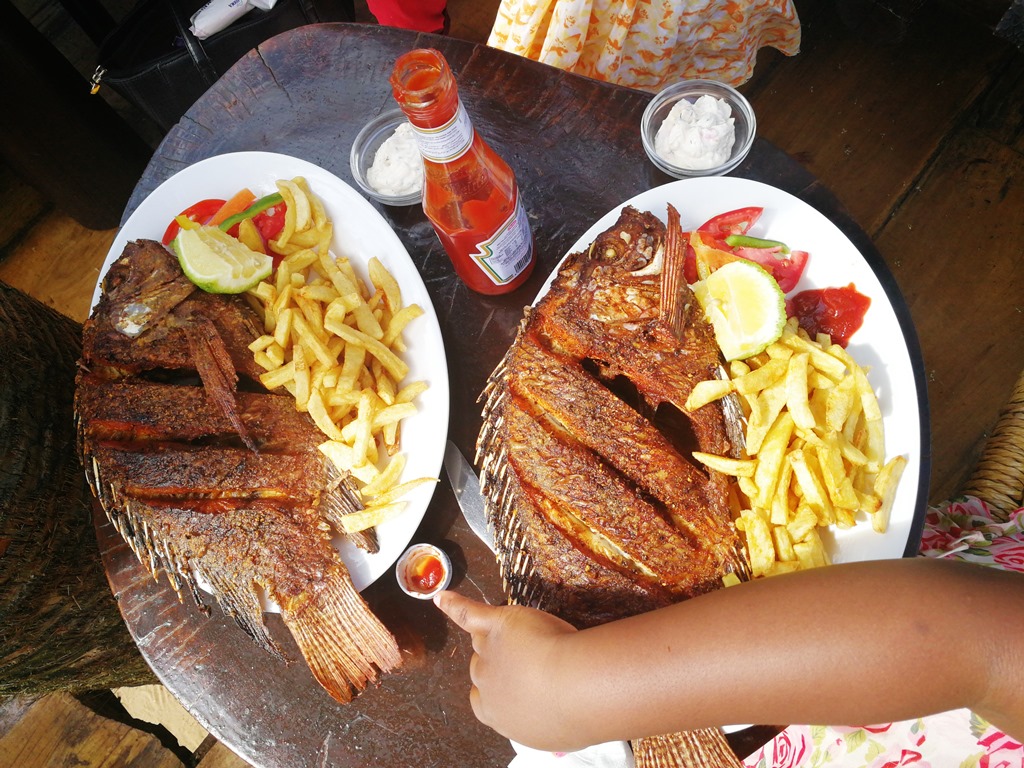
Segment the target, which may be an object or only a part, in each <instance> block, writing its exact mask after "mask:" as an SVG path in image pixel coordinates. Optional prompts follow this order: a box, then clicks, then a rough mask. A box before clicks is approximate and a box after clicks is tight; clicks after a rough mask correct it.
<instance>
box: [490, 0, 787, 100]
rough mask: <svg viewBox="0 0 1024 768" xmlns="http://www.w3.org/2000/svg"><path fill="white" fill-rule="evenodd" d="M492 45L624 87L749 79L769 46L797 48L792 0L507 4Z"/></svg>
mask: <svg viewBox="0 0 1024 768" xmlns="http://www.w3.org/2000/svg"><path fill="white" fill-rule="evenodd" d="M487 42H488V45H491V46H493V47H494V48H500V49H502V50H504V51H509V52H511V53H516V54H519V55H520V56H526V57H527V58H530V59H534V60H535V61H541V62H544V63H545V64H551V65H552V66H556V67H559V68H561V69H565V70H569V71H570V72H575V73H577V74H580V75H586V76H588V77H593V78H595V79H598V80H605V81H608V82H611V83H618V84H619V85H626V86H630V87H633V88H642V89H645V90H652V91H656V90H658V89H660V88H661V87H663V86H665V85H668V84H670V83H673V82H675V81H677V80H682V79H692V78H706V79H709V80H717V81H719V82H725V83H729V84H731V85H740V84H741V83H744V82H746V81H747V80H748V79H749V78H750V76H751V74H752V73H753V70H754V64H755V62H756V59H757V52H758V50H760V49H761V48H762V47H764V46H771V47H773V48H776V49H778V50H779V51H781V52H782V53H784V54H786V55H787V56H793V55H795V54H796V53H798V52H799V50H800V20H799V19H798V18H797V14H796V9H795V8H794V7H793V3H792V1H791V0H724V1H723V0H502V2H501V7H500V8H499V9H498V16H497V18H496V19H495V21H494V27H493V29H492V30H491V35H490V38H489V39H488V41H487Z"/></svg>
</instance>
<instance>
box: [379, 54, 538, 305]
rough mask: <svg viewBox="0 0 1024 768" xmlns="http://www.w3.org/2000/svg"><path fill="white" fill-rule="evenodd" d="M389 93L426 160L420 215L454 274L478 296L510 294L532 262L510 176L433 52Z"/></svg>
mask: <svg viewBox="0 0 1024 768" xmlns="http://www.w3.org/2000/svg"><path fill="white" fill-rule="evenodd" d="M391 87H392V92H393V93H394V96H395V101H397V102H398V106H399V107H401V108H402V111H403V112H405V114H406V116H407V117H408V118H409V122H410V123H411V124H412V127H413V129H414V131H415V134H416V141H417V145H418V146H419V149H420V154H421V155H422V156H423V171H424V183H423V211H424V213H426V215H427V218H428V219H430V221H431V223H432V224H433V225H434V231H435V232H437V236H438V239H440V241H441V244H442V245H443V246H444V249H445V250H446V251H447V252H448V256H449V257H450V258H451V260H452V264H453V266H454V267H455V272H456V273H457V274H458V276H459V277H460V278H462V280H463V282H465V283H466V285H468V286H469V287H470V288H472V289H473V290H474V291H476V292H477V293H483V294H489V295H495V294H500V293H508V292H510V291H513V290H515V289H516V288H518V287H519V286H520V285H522V284H523V283H524V282H526V279H527V278H528V277H529V276H530V272H531V271H533V265H534V263H535V261H536V258H535V256H534V252H533V235H532V234H531V232H530V223H529V221H528V220H527V218H526V211H525V210H524V208H523V204H522V202H521V201H520V199H519V187H518V186H517V185H516V177H515V174H514V173H513V172H512V170H511V169H510V168H509V167H508V164H507V163H506V162H505V161H504V160H502V159H501V158H500V157H498V155H497V154H496V153H495V152H494V150H493V149H491V148H490V147H489V146H488V145H487V144H486V143H485V142H484V140H483V139H481V138H480V135H479V134H478V133H477V132H476V131H475V130H474V129H473V123H472V121H471V120H470V118H469V115H468V114H467V113H466V108H465V107H464V106H463V104H462V101H461V100H460V99H459V92H458V89H457V88H456V85H455V78H454V77H453V76H452V71H451V69H450V68H449V67H448V62H447V61H445V58H444V56H442V55H441V53H440V52H439V51H435V50H433V49H430V48H421V49H417V50H414V51H410V52H409V53H406V54H404V55H403V56H401V57H399V59H398V61H396V62H395V68H394V71H393V72H392V74H391Z"/></svg>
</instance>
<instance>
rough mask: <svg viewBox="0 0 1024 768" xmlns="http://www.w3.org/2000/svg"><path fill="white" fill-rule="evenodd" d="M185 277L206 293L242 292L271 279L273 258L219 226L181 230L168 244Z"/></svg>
mask: <svg viewBox="0 0 1024 768" xmlns="http://www.w3.org/2000/svg"><path fill="white" fill-rule="evenodd" d="M171 248H172V249H173V250H174V253H175V254H176V255H177V257H178V263H179V264H181V268H182V270H183V271H184V272H185V275H186V276H187V277H188V279H189V280H191V281H192V282H193V283H195V284H196V285H197V286H199V287H200V288H202V289H203V290H204V291H207V292H208V293H242V292H243V291H247V290H249V289H250V288H254V287H255V286H256V285H257V284H258V283H259V282H260V281H261V280H263V279H265V278H267V277H269V276H270V272H271V270H272V269H273V266H274V264H273V259H271V258H270V256H268V255H267V254H265V253H259V252H257V251H254V250H252V249H251V248H249V247H248V246H246V245H243V244H242V243H240V242H239V241H238V240H236V239H235V238H233V237H232V236H231V235H229V234H228V233H227V232H223V231H221V230H220V229H219V228H218V227H208V226H202V227H195V228H194V229H182V230H181V231H180V232H179V233H178V236H177V237H176V238H174V240H173V241H172V242H171Z"/></svg>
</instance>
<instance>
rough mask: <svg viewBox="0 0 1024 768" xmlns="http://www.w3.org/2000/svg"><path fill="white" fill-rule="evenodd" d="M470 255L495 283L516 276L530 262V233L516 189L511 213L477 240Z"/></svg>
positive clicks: (507, 280) (498, 283) (531, 252)
mask: <svg viewBox="0 0 1024 768" xmlns="http://www.w3.org/2000/svg"><path fill="white" fill-rule="evenodd" d="M470 255H471V256H472V258H473V261H475V262H476V264H477V266H479V267H480V269H481V270H482V271H483V273H484V274H485V275H487V277H489V278H490V279H491V282H493V283H494V284H495V285H504V284H505V283H508V282H510V281H512V280H515V279H516V278H517V277H518V276H519V275H520V274H521V273H522V271H523V270H524V269H526V267H527V266H528V265H529V264H530V260H531V259H532V258H533V237H532V236H531V234H530V221H529V219H527V218H526V210H525V209H524V208H523V204H522V203H521V202H520V200H519V190H518V189H517V190H516V204H515V206H514V207H513V209H512V215H511V216H509V217H508V218H507V219H505V221H504V223H503V224H502V225H501V226H500V227H498V231H497V232H495V233H494V234H493V235H491V236H490V237H489V238H487V239H486V240H483V241H481V242H480V243H478V244H477V250H476V253H473V254H470Z"/></svg>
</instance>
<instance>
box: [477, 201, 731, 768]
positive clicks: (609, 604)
mask: <svg viewBox="0 0 1024 768" xmlns="http://www.w3.org/2000/svg"><path fill="white" fill-rule="evenodd" d="M684 248H685V245H684V242H683V236H682V232H681V230H680V226H679V214H678V212H677V211H676V210H675V209H674V208H672V207H671V206H669V211H668V226H667V227H666V225H664V224H663V223H662V222H661V221H660V220H659V219H658V218H657V217H656V216H654V215H653V214H651V213H646V212H641V211H638V210H636V209H634V208H632V207H626V208H624V209H623V210H622V212H621V214H620V217H619V219H618V221H617V222H616V223H615V224H614V226H612V227H611V228H609V229H608V230H607V231H605V232H603V233H602V234H600V235H599V236H598V237H597V238H596V240H595V241H594V242H593V243H592V244H591V246H590V247H589V248H588V249H586V250H585V251H581V252H579V253H574V254H571V255H570V256H568V257H567V258H566V260H565V262H564V263H563V265H562V266H561V268H560V269H559V271H558V273H557V275H556V276H555V278H554V280H553V282H552V284H551V287H550V290H549V291H548V292H547V293H546V294H545V296H544V297H543V298H542V299H541V300H540V301H539V302H538V303H537V304H536V306H535V307H533V308H531V309H528V310H527V312H526V316H525V318H524V320H523V322H522V325H521V326H520V329H519V332H518V335H517V337H516V339H515V341H514V342H513V344H512V346H511V347H510V349H509V350H508V352H507V353H506V355H505V357H504V358H503V360H502V361H501V363H500V364H499V365H498V366H497V368H496V369H495V370H494V372H493V373H492V374H491V376H490V378H489V380H488V384H487V388H486V389H485V391H484V395H483V397H482V399H483V400H484V409H483V426H482V428H481V431H480V435H479V437H478V440H477V462H478V464H479V465H480V466H481V485H482V488H483V491H484V495H485V498H486V501H487V508H488V514H489V516H490V518H491V519H490V522H491V524H492V526H493V528H494V530H495V531H496V536H495V538H496V541H497V547H498V551H497V559H498V564H499V568H500V570H501V574H502V578H503V582H504V585H505V589H506V593H507V595H508V598H509V601H510V602H512V603H519V604H527V605H533V606H536V607H538V608H541V609H543V610H546V611H548V612H551V613H553V614H555V615H557V616H559V617H561V618H563V619H565V620H566V621H568V622H570V623H572V624H573V625H575V626H577V627H581V628H582V627H587V626H593V625H596V624H600V623H603V622H606V621H610V620H613V619H616V618H622V617H625V616H628V615H632V614H637V613H641V612H645V611H649V610H652V609H655V608H658V607H661V606H664V605H668V604H670V603H673V602H678V601H680V600H684V599H686V598H688V597H691V596H694V595H697V594H700V593H702V592H706V591H709V590H712V589H716V588H718V587H720V586H721V585H722V578H723V576H725V575H726V574H728V573H735V574H737V576H738V577H740V578H747V576H748V574H749V566H748V564H747V562H746V557H745V554H744V551H743V548H742V545H741V542H740V541H739V538H738V534H737V532H736V530H735V527H734V526H733V523H732V514H731V510H730V506H729V491H728V480H727V478H725V477H724V476H722V475H720V474H719V473H717V472H714V471H713V470H708V469H706V468H704V467H703V466H702V465H701V464H699V463H698V462H697V461H695V460H694V459H693V457H692V453H693V451H695V450H700V451H706V452H709V453H715V454H720V455H727V454H728V455H738V452H739V450H740V449H741V447H742V431H741V426H742V425H741V421H740V419H739V412H738V407H736V405H735V403H734V402H733V403H727V404H726V405H723V404H722V403H717V402H716V403H711V404H708V405H706V406H703V407H702V408H700V409H698V410H697V411H696V412H693V413H688V412H687V411H686V409H685V407H684V403H685V402H686V399H687V396H688V395H689V393H690V391H691V390H692V388H693V386H694V385H695V384H696V383H697V382H699V381H703V380H706V379H709V378H714V377H715V376H717V375H719V371H720V369H721V354H720V352H719V349H718V346H717V344H716V342H715V338H714V332H713V330H712V328H711V327H710V325H709V324H708V323H707V322H706V321H705V320H704V318H703V313H702V311H701V310H700V307H699V305H698V304H697V302H696V300H695V298H694V296H693V294H692V292H691V291H690V289H689V286H687V284H686V281H685V280H684V279H683V277H682V275H683V260H684V255H685V250H684ZM730 406H732V408H730ZM723 409H724V410H723ZM695 733H698V734H700V735H701V737H700V738H697V739H694V735H693V734H688V735H686V738H685V739H683V740H682V741H684V742H692V743H691V744H690V747H687V746H686V744H683V745H682V746H680V745H679V744H678V743H676V744H672V745H668V746H666V745H665V744H662V745H659V746H657V747H655V748H654V749H653V751H652V750H651V747H650V744H647V745H646V746H647V749H648V752H650V753H651V754H652V755H655V753H656V755H655V757H656V760H661V761H662V762H661V763H658V764H664V765H674V764H678V761H676V762H674V761H673V759H672V757H671V756H667V757H666V755H667V754H668V753H671V752H673V751H680V750H682V751H683V752H688V754H689V757H688V758H687V759H693V758H694V756H695V755H696V754H697V753H698V752H700V751H701V750H703V749H707V748H710V749H711V750H712V751H713V752H714V754H715V757H714V758H713V759H712V761H711V763H710V764H717V765H722V764H727V763H723V762H716V761H720V760H727V758H725V757H722V756H721V755H719V754H718V752H717V751H715V750H716V749H717V748H718V747H720V746H721V745H722V744H724V741H723V740H722V739H721V736H720V735H719V734H718V732H717V731H715V732H707V733H704V732H695ZM642 741H646V740H642ZM694 744H696V745H697V747H699V749H697V751H696V752H695V750H694V749H693V748H691V747H693V746H694ZM635 746H636V745H635ZM725 749H726V750H727V749H728V747H727V745H726V746H725ZM637 757H638V760H639V759H640V757H641V751H638V752H637ZM698 759H699V757H698ZM666 760H667V762H665V761H666ZM734 760H735V758H734V757H733V761H734Z"/></svg>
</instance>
